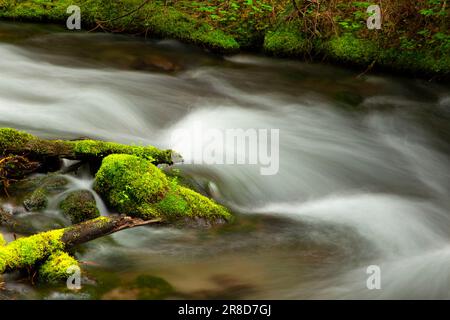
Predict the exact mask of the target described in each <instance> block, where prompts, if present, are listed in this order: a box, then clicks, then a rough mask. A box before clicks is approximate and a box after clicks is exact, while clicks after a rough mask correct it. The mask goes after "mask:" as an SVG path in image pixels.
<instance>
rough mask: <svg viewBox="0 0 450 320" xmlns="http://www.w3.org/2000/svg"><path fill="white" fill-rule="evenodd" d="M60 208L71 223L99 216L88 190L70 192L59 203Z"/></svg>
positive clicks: (93, 199)
mask: <svg viewBox="0 0 450 320" xmlns="http://www.w3.org/2000/svg"><path fill="white" fill-rule="evenodd" d="M60 208H61V210H62V212H63V214H64V215H65V216H66V217H67V218H69V219H70V221H71V222H72V223H80V222H83V221H87V220H90V219H95V218H97V217H99V216H100V212H99V210H98V208H97V203H96V201H95V198H94V196H93V195H92V193H91V192H90V191H88V190H78V191H74V192H71V193H70V194H69V195H68V196H67V197H66V198H65V199H64V200H63V201H61V203H60Z"/></svg>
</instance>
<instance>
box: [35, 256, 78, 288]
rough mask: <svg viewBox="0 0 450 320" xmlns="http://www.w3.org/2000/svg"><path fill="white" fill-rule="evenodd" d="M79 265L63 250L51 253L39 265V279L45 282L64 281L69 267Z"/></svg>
mask: <svg viewBox="0 0 450 320" xmlns="http://www.w3.org/2000/svg"><path fill="white" fill-rule="evenodd" d="M73 266H75V267H79V265H78V261H77V260H76V259H75V258H73V257H71V256H70V255H69V254H67V253H66V252H63V251H57V252H54V253H52V254H51V255H50V256H49V257H48V259H47V260H46V261H45V262H44V263H43V264H42V265H41V266H40V267H39V270H38V275H39V281H41V282H46V283H58V282H62V281H66V280H67V279H68V277H69V276H70V273H68V271H70V269H69V268H70V267H73Z"/></svg>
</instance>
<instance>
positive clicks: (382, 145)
mask: <svg viewBox="0 0 450 320" xmlns="http://www.w3.org/2000/svg"><path fill="white" fill-rule="evenodd" d="M358 73H359V72H358V71H355V70H349V69H346V68H339V67H336V66H330V65H326V64H313V63H305V62H300V61H293V60H281V59H274V58H269V57H264V56H261V55H256V54H239V55H235V56H226V57H223V56H218V55H214V54H211V53H207V52H205V51H203V50H200V49H198V48H195V47H192V46H189V45H185V44H181V43H179V42H176V41H173V40H153V39H143V38H136V37H132V36H124V35H111V34H102V33H83V32H67V31H64V29H62V28H60V27H59V26H52V25H35V24H12V23H0V126H2V127H14V128H17V129H21V130H26V131H28V132H30V133H33V134H36V135H38V136H40V137H44V138H64V139H76V138H80V137H90V138H94V139H104V140H108V141H116V142H121V143H127V144H137V145H141V144H142V145H143V144H151V145H155V146H157V147H160V148H165V149H166V148H167V149H168V148H172V149H174V150H176V151H178V152H179V153H180V154H181V155H183V156H184V157H188V158H189V154H190V153H189V151H190V150H192V149H193V148H195V146H198V144H204V143H205V141H203V140H201V141H199V140H196V138H195V137H196V135H195V134H192V135H187V136H186V137H185V138H184V139H183V138H181V139H178V140H177V141H174V140H173V139H172V133H173V132H174V130H177V129H181V128H183V129H186V128H187V130H193V131H194V130H195V126H196V124H198V123H201V124H202V125H203V126H204V127H206V128H215V129H221V130H226V129H233V128H242V129H253V128H264V129H278V130H279V132H280V138H279V161H280V162H279V170H278V173H277V174H275V175H261V174H260V171H259V167H258V166H255V165H206V164H187V163H184V164H177V165H175V166H174V167H175V168H176V169H178V170H180V172H181V175H182V176H183V177H184V178H185V179H187V180H189V181H190V183H191V184H192V185H195V186H197V187H198V188H199V189H201V190H203V191H204V192H205V193H207V194H209V195H210V196H212V197H213V198H215V199H216V200H217V201H219V202H220V203H222V204H224V205H226V206H228V207H229V208H231V209H232V211H233V212H234V213H235V214H236V216H237V219H236V222H235V223H234V224H232V225H228V226H224V227H214V228H210V229H203V228H187V229H181V228H176V227H168V226H165V227H141V228H136V229H131V230H126V231H123V232H119V233H116V234H113V235H111V236H108V237H104V238H101V239H98V240H95V241H92V242H90V243H88V244H86V245H84V246H83V247H82V248H81V250H80V251H79V252H78V253H77V258H78V259H79V260H80V261H81V262H82V264H83V267H82V270H83V283H82V285H83V289H81V290H80V291H78V292H72V291H69V290H68V289H67V288H66V287H65V286H60V287H55V286H44V285H36V286H33V285H31V284H30V282H29V281H27V280H26V279H25V280H24V279H21V278H19V277H18V276H17V275H15V274H11V275H7V276H5V277H4V279H3V281H4V282H5V287H4V288H3V289H2V290H0V297H1V298H4V299H137V298H145V296H142V295H140V293H139V292H138V291H137V290H135V287H133V285H132V284H133V283H135V281H136V279H139V277H142V276H146V275H147V276H151V277H153V278H152V279H159V280H158V281H160V283H162V282H164V283H166V284H170V287H171V288H172V289H171V290H170V293H169V294H167V295H165V296H161V297H162V298H176V299H195V298H197V299H323V298H329V299H343V298H350V299H361V298H364V299H380V298H383V299H400V298H406V299H419V298H425V299H428V298H435V299H450V210H449V209H450V197H449V195H450V170H449V168H450V86H449V85H448V84H442V83H441V84H439V83H433V82H428V81H426V80H416V79H412V78H402V77H396V76H392V75H386V74H366V75H361V76H359V77H358ZM186 160H191V159H186ZM187 162H189V161H187ZM92 179H93V178H92V176H90V175H89V174H87V173H85V172H84V171H81V172H80V174H79V175H72V176H70V177H69V181H70V184H69V186H68V189H69V190H74V189H87V190H92ZM55 199H58V196H55V198H54V200H55ZM55 201H56V200H55ZM97 202H98V203H97V204H98V205H99V206H100V207H101V211H102V214H109V213H111V212H108V209H107V208H106V207H104V206H103V204H102V203H100V202H101V201H100V200H99V199H98V198H97ZM0 204H1V205H2V206H3V207H4V208H6V209H9V210H13V209H14V208H16V207H18V206H20V203H19V202H18V201H15V199H11V198H9V199H8V198H3V199H0ZM20 215H21V216H22V218H23V219H27V220H28V221H35V222H33V223H36V224H40V225H42V226H44V227H45V226H48V227H49V228H52V227H55V226H61V225H64V223H65V222H64V221H63V220H61V217H60V213H59V212H58V206H57V203H55V204H53V205H51V206H49V208H48V209H47V210H46V211H44V212H24V213H21V214H20ZM5 237H6V238H7V239H8V240H12V235H10V234H7V233H6V232H5ZM8 237H9V238H8ZM371 265H376V266H379V267H380V270H381V289H380V290H369V289H368V288H367V286H366V281H367V279H368V277H369V276H370V275H369V274H367V272H366V271H367V268H368V267H369V266H371ZM141 279H142V278H141ZM155 281H156V280H155ZM0 282H1V281H0Z"/></svg>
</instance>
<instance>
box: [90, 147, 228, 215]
mask: <svg viewBox="0 0 450 320" xmlns="http://www.w3.org/2000/svg"><path fill="white" fill-rule="evenodd" d="M94 188H95V190H96V191H97V192H98V193H100V194H102V195H103V196H104V198H105V199H106V201H107V203H108V204H109V205H110V206H112V207H114V208H116V209H117V210H118V211H119V212H120V213H124V214H127V215H130V216H137V217H140V218H144V219H148V218H152V217H160V216H164V217H167V218H177V217H203V218H223V219H226V220H229V219H230V218H231V214H230V213H229V212H228V211H227V210H226V209H225V208H224V207H222V206H220V205H218V204H216V203H215V202H214V201H212V200H210V199H208V198H206V197H204V196H202V195H200V194H198V193H197V192H195V191H192V190H190V189H187V188H185V187H181V186H178V184H177V182H176V180H170V179H168V178H167V177H166V175H165V174H164V173H163V172H162V171H161V170H160V169H159V168H157V167H156V166H154V165H153V164H152V163H151V162H149V161H147V160H145V159H143V158H139V157H137V156H132V155H110V156H108V157H106V158H105V159H104V160H103V163H102V166H101V167H100V170H99V171H98V172H97V174H96V177H95V183H94Z"/></svg>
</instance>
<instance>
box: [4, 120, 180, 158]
mask: <svg viewBox="0 0 450 320" xmlns="http://www.w3.org/2000/svg"><path fill="white" fill-rule="evenodd" d="M113 153H121V154H134V155H138V156H140V157H142V158H146V159H148V160H151V161H152V163H154V164H163V163H165V164H172V150H160V149H158V148H156V147H153V146H128V145H123V144H119V143H114V142H105V141H98V140H75V141H65V140H45V139H40V138H38V137H35V136H33V135H30V134H28V133H26V132H21V131H18V130H15V129H10V128H0V156H1V155H2V154H3V155H16V156H23V157H26V158H27V159H28V160H31V161H38V162H43V161H50V162H51V161H55V160H58V159H61V158H66V159H70V160H93V159H97V160H99V159H100V160H101V159H102V158H104V157H106V156H108V155H110V154H113Z"/></svg>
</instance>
